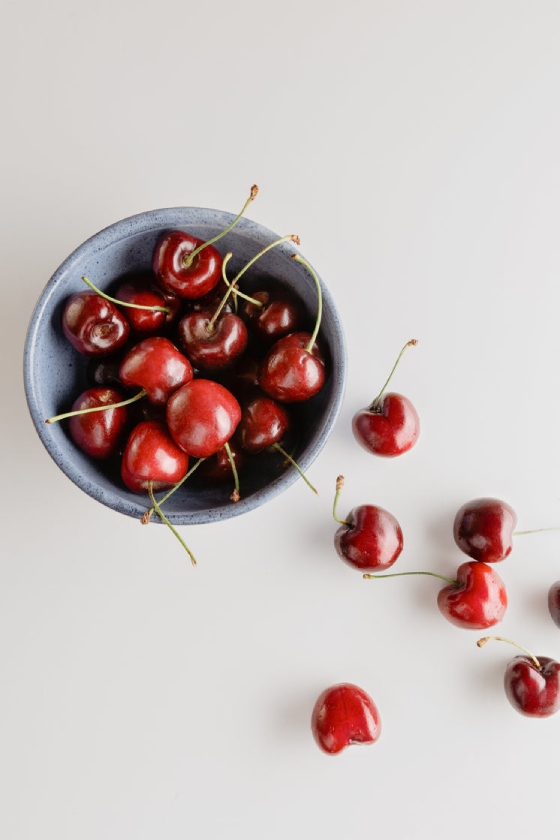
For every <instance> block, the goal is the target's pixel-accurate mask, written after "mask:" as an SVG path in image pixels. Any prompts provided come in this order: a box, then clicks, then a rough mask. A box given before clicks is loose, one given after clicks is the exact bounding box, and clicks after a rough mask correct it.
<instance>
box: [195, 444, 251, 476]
mask: <svg viewBox="0 0 560 840" xmlns="http://www.w3.org/2000/svg"><path fill="white" fill-rule="evenodd" d="M229 448H230V451H231V457H232V458H233V460H234V463H235V468H236V470H237V472H240V471H241V470H242V469H243V467H244V465H245V462H246V460H247V455H246V454H245V453H244V452H243V450H242V449H241V447H240V446H239V444H237V443H236V442H235V441H234V440H230V441H229ZM197 474H198V475H199V476H200V478H202V480H203V481H205V482H206V483H208V484H225V483H226V482H228V481H233V480H234V475H233V470H232V468H231V461H230V458H229V455H228V453H227V451H226V449H225V447H223V446H222V447H221V449H218V451H217V452H216V453H215V454H214V455H210V457H209V458H205V459H204V461H202V462H201V464H200V466H199V467H198V470H197Z"/></svg>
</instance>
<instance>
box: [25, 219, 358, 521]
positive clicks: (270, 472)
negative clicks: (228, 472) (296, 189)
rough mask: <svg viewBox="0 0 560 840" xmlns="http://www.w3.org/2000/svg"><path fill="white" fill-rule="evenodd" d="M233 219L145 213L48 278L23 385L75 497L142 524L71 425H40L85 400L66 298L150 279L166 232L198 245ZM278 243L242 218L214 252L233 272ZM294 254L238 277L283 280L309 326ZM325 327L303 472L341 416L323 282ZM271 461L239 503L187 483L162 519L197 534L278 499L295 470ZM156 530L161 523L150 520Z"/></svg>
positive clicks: (132, 497) (303, 425) (341, 354)
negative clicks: (322, 378) (66, 331)
mask: <svg viewBox="0 0 560 840" xmlns="http://www.w3.org/2000/svg"><path fill="white" fill-rule="evenodd" d="M233 219H234V216H233V214H231V213H226V212H223V211H220V210H211V209H206V208H199V207H174V208H168V209H162V210H150V211H148V212H146V213H140V214H138V215H136V216H131V217H130V218H127V219H123V220H121V221H119V222H116V223H115V224H113V225H110V226H109V227H107V228H105V229H104V230H102V231H100V232H99V233H96V234H95V235H94V236H92V237H91V238H90V239H88V240H87V241H86V242H84V243H83V244H82V245H80V246H79V247H78V248H77V249H76V250H75V251H74V252H73V253H72V254H70V256H69V257H68V258H67V259H66V260H65V261H64V262H63V263H62V265H61V266H60V268H59V269H58V270H57V271H55V273H54V275H53V276H52V277H51V279H50V280H49V282H48V283H47V285H46V286H45V289H44V290H43V293H42V294H41V297H40V298H39V301H38V303H37V305H36V307H35V310H34V313H33V315H32V318H31V322H30V325H29V330H28V333H27V339H26V344H25V354H24V383H25V392H26V397H27V402H28V406H29V411H30V414H31V417H32V419H33V423H34V425H35V428H36V430H37V433H38V434H39V437H40V438H41V440H42V442H43V444H44V446H45V448H46V449H47V451H48V453H49V454H50V455H51V457H52V458H53V459H54V461H55V462H56V463H57V464H58V466H59V467H60V469H61V470H62V471H63V472H64V473H65V474H66V475H67V476H68V478H70V479H71V480H72V481H73V482H74V484H76V485H77V486H78V487H79V488H80V489H81V490H83V491H84V492H85V493H87V494H88V495H89V496H91V497H92V498H94V499H96V500H97V501H98V502H101V503H102V504H104V505H107V506H108V507H109V508H112V509H113V510H115V511H118V512H119V513H122V514H125V515H127V516H131V517H134V518H136V519H140V518H141V517H142V515H143V514H144V513H145V511H146V509H147V508H148V507H150V503H149V498H148V496H147V495H146V496H143V495H140V494H136V493H133V492H132V491H129V490H128V489H127V488H126V487H125V486H124V485H123V484H122V482H121V480H120V475H119V473H118V470H117V469H115V467H114V466H113V465H111V464H106V463H105V462H101V461H94V460H92V459H90V458H89V456H87V455H86V454H85V453H83V452H82V451H81V450H80V449H78V447H77V446H76V445H75V444H74V442H73V440H72V438H71V437H70V436H69V434H68V429H67V422H65V421H61V422H58V423H54V424H47V423H45V420H46V418H48V417H52V416H54V415H56V414H59V413H61V412H63V411H68V410H69V409H70V407H71V406H72V403H73V402H74V400H75V399H76V397H77V396H78V394H80V393H81V392H82V391H83V390H85V389H86V388H88V387H90V383H89V382H88V381H87V378H86V368H87V364H88V359H87V358H86V357H84V356H81V355H80V354H79V353H77V352H76V351H75V350H74V348H73V347H72V346H71V345H70V343H69V342H68V341H67V339H66V338H65V336H64V335H63V332H62V326H61V315H62V310H63V308H64V304H65V302H66V300H67V298H68V297H69V296H70V295H72V294H74V293H76V292H81V291H84V290H85V288H86V287H85V285H84V283H83V281H82V279H81V278H82V276H84V275H86V276H87V277H89V279H90V280H91V281H92V282H94V283H95V284H96V285H97V286H98V287H99V288H100V289H102V290H104V291H105V290H108V289H109V290H110V289H112V287H113V285H114V284H115V281H116V280H118V279H119V278H122V277H123V276H126V275H129V274H131V273H135V272H144V271H149V270H150V269H151V261H152V251H153V249H154V245H155V243H156V240H157V239H158V237H159V236H160V235H161V234H162V233H163V232H165V231H169V230H172V229H183V230H186V231H189V232H190V233H192V234H194V235H195V236H197V237H199V238H201V239H205V240H207V239H210V238H211V237H212V236H215V235H216V234H217V233H219V232H221V231H222V230H224V229H225V228H226V227H227V226H228V225H229V224H230V223H231V222H232V221H233ZM278 238H279V237H278V235H277V234H275V233H273V232H272V231H270V230H268V229H267V228H265V227H262V225H259V224H257V223H255V222H253V221H250V220H248V219H245V218H242V219H241V220H240V221H239V223H238V224H237V225H236V226H235V227H234V228H233V229H232V230H231V231H230V232H229V233H228V234H227V235H226V236H224V237H223V238H222V239H220V240H219V241H218V242H217V243H216V247H217V248H218V250H219V251H220V253H221V254H222V255H225V254H226V253H227V252H228V251H231V252H232V253H233V257H232V259H231V261H230V263H229V266H228V268H229V267H231V269H232V271H237V270H239V269H240V268H241V267H242V266H243V265H245V264H246V263H247V262H248V260H249V259H251V257H253V256H254V255H255V254H256V253H258V252H259V251H260V250H261V249H262V248H263V247H265V246H266V245H268V244H270V243H271V242H273V241H274V240H276V239H278ZM295 250H296V249H295V248H294V246H293V244H292V243H291V242H290V243H282V244H281V245H279V246H277V247H275V248H273V249H271V250H270V251H269V252H268V253H267V254H266V255H264V257H263V258H262V259H260V260H259V261H258V262H257V263H256V264H255V267H254V273H253V274H251V273H250V271H248V272H247V274H246V275H244V280H243V286H242V288H243V289H244V290H246V291H250V288H251V281H253V282H254V281H255V277H256V276H257V274H258V276H259V277H263V276H265V277H270V278H277V279H280V280H281V281H282V282H283V283H284V284H285V285H287V286H288V287H290V288H291V289H293V291H294V292H296V294H297V295H298V296H299V297H300V299H301V300H302V301H303V303H304V305H305V307H306V309H307V310H308V312H309V316H310V319H311V320H314V313H315V312H316V307H317V292H316V287H315V284H314V282H313V280H312V278H311V277H310V275H309V273H308V272H307V270H306V269H305V268H304V267H303V266H302V265H301V264H300V263H298V262H297V261H296V260H294V259H291V257H290V255H291V254H292V253H294V251H295ZM319 281H320V283H321V288H322V293H323V317H322V321H321V330H320V333H319V340H320V341H322V343H323V346H325V347H326V349H327V356H328V362H327V379H326V382H325V385H324V386H323V388H322V390H321V391H320V392H319V393H318V394H317V395H316V396H315V397H313V398H312V399H311V400H308V401H307V402H305V403H301V404H299V405H298V406H297V415H298V418H297V419H298V425H299V437H298V441H297V444H296V450H295V453H294V457H295V458H296V460H297V461H298V463H299V465H300V467H301V468H302V470H304V471H305V470H307V469H308V468H309V466H310V464H311V463H312V462H313V460H314V459H315V458H316V457H317V455H318V454H319V452H320V451H321V449H322V448H323V446H324V444H325V442H326V441H327V438H328V436H329V433H330V432H331V430H332V428H333V424H334V422H335V420H336V417H337V414H338V412H339V409H340V405H341V401H342V397H343V392H344V382H345V370H346V355H345V345H344V336H343V331H342V327H341V323H340V318H339V316H338V314H337V311H336V308H335V305H334V303H333V300H332V298H331V295H330V294H329V292H328V290H327V288H326V287H325V284H324V283H323V281H322V280H321V279H319ZM280 461H281V459H280V458H279V457H278V456H277V454H276V453H275V457H266V456H265V457H263V458H262V459H261V458H255V459H252V462H251V465H250V467H249V468H248V469H247V470H246V471H244V472H243V473H242V474H241V476H240V479H241V500H240V501H239V502H237V503H234V502H232V501H231V500H230V494H231V491H232V487H230V486H229V485H222V486H208V485H205V486H203V485H202V484H201V483H200V482H196V481H194V480H193V479H194V478H195V476H196V473H194V474H193V476H192V479H189V480H188V481H187V482H185V484H184V485H183V486H182V487H181V488H180V489H179V490H178V491H177V492H176V493H175V494H174V495H173V496H171V497H170V499H169V500H168V501H167V502H166V505H165V513H166V514H167V517H168V518H169V520H170V521H171V522H172V523H173V524H174V525H183V524H199V523H205V522H213V521H216V520H222V519H227V518H229V517H232V516H239V515H240V514H242V513H246V512H247V511H250V510H252V509H254V508H256V507H258V506H259V505H262V504H264V503H265V502H267V501H269V500H270V499H272V498H274V497H275V496H276V495H277V494H278V493H281V492H283V491H284V490H286V489H287V488H288V487H290V485H292V484H293V483H294V482H295V481H296V480H297V479H298V478H299V476H298V474H297V472H296V471H295V469H294V468H293V467H288V468H286V467H284V466H283V465H282V464H280V463H279V462H280ZM154 521H159V517H154Z"/></svg>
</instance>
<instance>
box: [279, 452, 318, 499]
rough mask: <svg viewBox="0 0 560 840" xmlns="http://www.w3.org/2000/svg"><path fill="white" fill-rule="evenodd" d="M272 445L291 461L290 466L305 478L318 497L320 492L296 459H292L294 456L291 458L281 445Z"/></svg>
mask: <svg viewBox="0 0 560 840" xmlns="http://www.w3.org/2000/svg"><path fill="white" fill-rule="evenodd" d="M272 445H273V447H274V448H275V449H277V450H278V452H279V453H280V454H281V455H283V456H284V458H285V459H286V460H287V461H289V462H290V464H291V465H292V467H294V468H295V469H296V470H297V472H298V473H299V474H300V476H301V477H302V478H303V480H304V481H305V483H306V484H307V486H308V487H310V488H311V490H313V492H314V493H315V495H316V496H318V495H319V492H318V491H317V489H316V488H315V487H313V485H312V484H311V482H310V481H309V479H308V478H307V476H306V475H305V473H304V472H303V470H302V469H301V467H300V466H299V464H298V463H297V462H296V461H294V459H293V458H292V456H291V455H289V454H288V453H287V452H286V450H285V449H283V448H282V447H281V446H280V444H279V443H273V444H272Z"/></svg>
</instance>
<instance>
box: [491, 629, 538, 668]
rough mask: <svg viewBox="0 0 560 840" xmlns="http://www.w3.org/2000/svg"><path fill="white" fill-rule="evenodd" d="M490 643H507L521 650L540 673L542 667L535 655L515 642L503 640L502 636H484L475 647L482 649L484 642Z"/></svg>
mask: <svg viewBox="0 0 560 840" xmlns="http://www.w3.org/2000/svg"><path fill="white" fill-rule="evenodd" d="M491 641H495V642H507V643H508V645H513V646H514V647H516V648H519V650H522V651H523V653H526V654H527V656H528V657H529V659H532V660H533V662H534V663H535V667H536V668H537V670H538V671H542V665H541V663H540V662H539V660H538V659H537V657H536V656H535V654H534V653H531V651H530V650H527V648H525V647H523V645H519V644H518V643H517V642H513V641H512V640H511V639H505V638H504V637H503V636H484V638H482V639H479V640H478V642H477V645H478V647H484V645H485V644H486V642H491Z"/></svg>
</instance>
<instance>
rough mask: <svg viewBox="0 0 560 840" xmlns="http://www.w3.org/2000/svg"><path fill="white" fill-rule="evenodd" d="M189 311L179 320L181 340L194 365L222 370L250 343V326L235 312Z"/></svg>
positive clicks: (207, 369) (208, 369) (202, 368)
mask: <svg viewBox="0 0 560 840" xmlns="http://www.w3.org/2000/svg"><path fill="white" fill-rule="evenodd" d="M213 317H214V313H213V312H208V311H206V312H189V313H188V314H187V315H185V316H184V317H183V318H182V319H181V321H180V322H179V343H180V344H181V347H182V348H183V350H184V351H185V353H186V354H187V356H188V357H189V359H190V361H191V362H192V364H193V365H194V367H195V368H200V369H201V370H204V371H211V370H220V369H221V368H224V367H227V366H228V365H231V364H232V363H233V362H234V361H235V360H236V359H237V358H239V357H240V356H241V354H242V353H243V352H244V350H245V348H246V347H247V340H248V335H247V327H246V326H245V324H244V323H243V321H242V320H241V318H240V317H239V316H238V315H235V314H234V313H233V312H224V313H221V314H220V315H219V316H218V318H217V319H216V321H215V323H212V320H213Z"/></svg>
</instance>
